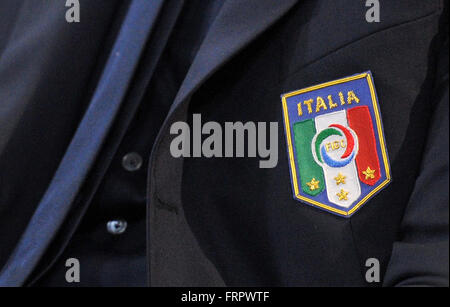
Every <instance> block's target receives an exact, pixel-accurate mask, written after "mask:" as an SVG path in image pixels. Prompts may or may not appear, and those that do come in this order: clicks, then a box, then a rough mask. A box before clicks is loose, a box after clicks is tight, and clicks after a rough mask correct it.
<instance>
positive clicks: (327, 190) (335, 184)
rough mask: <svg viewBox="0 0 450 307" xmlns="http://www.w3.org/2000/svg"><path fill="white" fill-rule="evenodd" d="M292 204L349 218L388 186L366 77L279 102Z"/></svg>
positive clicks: (380, 129)
mask: <svg viewBox="0 0 450 307" xmlns="http://www.w3.org/2000/svg"><path fill="white" fill-rule="evenodd" d="M281 100H282V104H283V116H284V124H285V132H286V139H287V148H288V154H289V164H290V171H291V182H292V188H293V193H294V198H295V199H297V200H300V201H302V202H304V203H306V204H309V205H312V206H315V207H319V208H321V209H324V210H327V211H330V212H332V213H334V214H337V215H341V216H345V217H350V216H351V215H352V214H353V213H355V212H356V211H357V210H358V209H359V208H361V206H362V205H364V204H365V203H366V202H367V201H368V200H369V199H370V198H371V197H372V196H374V195H375V194H376V193H377V192H379V191H380V190H381V189H383V188H384V187H386V186H387V184H388V183H389V182H390V180H391V175H390V167H389V160H388V154H387V150H386V145H385V140H384V134H383V124H382V122H381V114H380V108H379V106H378V100H377V96H376V92H375V86H374V83H373V78H372V74H371V73H370V72H366V73H362V74H358V75H354V76H350V77H347V78H343V79H339V80H335V81H331V82H327V83H324V84H320V85H316V86H312V87H309V88H306V89H302V90H298V91H294V92H291V93H287V94H284V95H282V96H281Z"/></svg>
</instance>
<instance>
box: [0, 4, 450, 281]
mask: <svg viewBox="0 0 450 307" xmlns="http://www.w3.org/2000/svg"><path fill="white" fill-rule="evenodd" d="M7 2H8V1H7ZM22 2H23V4H22V5H21V6H20V7H19V6H17V4H13V3H12V2H10V3H8V4H9V5H8V4H7V5H4V4H2V5H0V8H2V9H3V8H8V7H10V8H11V11H12V12H13V13H11V14H10V16H8V18H10V19H8V18H7V19H6V21H5V20H4V19H3V20H2V21H0V22H1V23H2V24H5V25H9V27H10V26H11V25H13V24H14V25H15V26H14V28H13V29H14V30H11V31H8V30H4V29H2V30H0V31H1V32H0V34H1V35H2V36H3V35H6V37H8V39H5V38H4V37H0V54H1V55H2V56H1V57H0V101H2V104H0V123H1V124H2V129H1V130H0V199H1V203H0V221H1V223H0V246H1V247H2V248H1V250H0V265H1V266H3V270H4V271H8V269H9V266H8V264H6V265H5V263H6V261H7V259H13V258H14V257H11V255H13V256H14V253H13V250H14V249H16V251H17V243H18V242H19V239H20V237H21V236H22V235H23V234H24V233H26V231H25V230H26V228H27V226H29V225H28V224H29V222H30V219H32V217H33V216H36V215H35V214H34V215H33V213H35V212H34V211H35V210H36V208H38V210H37V211H36V212H39V207H40V205H39V204H40V203H41V198H42V196H43V195H44V192H45V191H46V189H47V187H48V186H49V184H50V182H51V180H52V178H53V179H54V176H55V172H56V170H57V168H58V166H60V163H61V160H62V158H63V156H64V153H65V151H66V149H67V148H68V146H69V144H70V143H71V142H72V141H73V135H74V133H75V131H76V128H77V126H78V125H79V123H80V121H81V119H82V117H83V114H84V111H85V110H86V107H87V106H88V105H89V107H90V106H91V105H92V100H91V98H92V94H93V93H94V92H95V88H96V87H97V85H98V82H99V81H98V80H101V78H100V75H101V74H100V73H99V71H100V72H102V71H103V69H104V67H105V62H106V61H105V60H103V61H102V60H101V55H100V50H101V47H102V42H103V41H104V40H105V37H107V35H108V33H107V32H108V31H107V29H108V25H109V23H110V22H111V19H110V18H111V16H112V15H113V14H114V12H116V14H117V11H116V10H115V7H112V8H111V9H110V10H109V11H108V10H105V12H102V13H100V12H99V11H97V14H98V16H96V21H95V23H94V22H93V21H92V24H90V23H89V22H86V23H84V24H83V23H80V25H79V26H78V28H76V27H77V26H75V27H72V28H71V27H70V26H68V25H67V24H63V23H64V19H62V21H61V20H60V19H58V18H59V17H57V16H59V15H58V14H64V7H63V8H60V7H57V6H55V7H52V8H53V9H54V10H52V9H51V8H49V7H42V8H41V9H42V10H43V11H45V12H46V13H45V14H46V15H45V16H46V17H44V16H43V17H42V19H38V20H37V21H36V20H34V21H33V20H24V19H25V17H24V16H25V15H24V14H25V13H24V12H26V10H28V9H30V8H31V7H26V5H29V4H28V2H27V1H22ZM99 2H101V1H99ZM380 2H381V8H382V11H381V12H382V14H381V22H380V23H367V22H366V20H365V18H364V16H365V13H366V10H367V8H366V7H365V6H364V3H363V2H361V3H358V4H355V2H354V1H352V0H342V1H333V0H321V1H300V0H299V1H296V0H283V1H279V0H245V1H241V0H226V1H225V2H224V4H223V6H219V7H218V8H217V12H216V13H217V17H215V18H213V20H210V21H209V22H208V21H207V19H204V21H205V23H202V22H199V24H196V22H194V21H193V20H194V18H193V17H189V15H186V18H187V19H186V20H184V25H185V26H184V27H182V28H181V29H180V31H179V32H177V31H175V32H173V31H171V30H170V29H171V27H172V26H173V25H174V24H173V22H174V20H173V19H171V18H169V17H166V18H163V17H161V18H160V19H159V20H158V22H157V26H156V28H155V32H154V34H152V35H150V36H149V37H147V38H146V39H147V40H148V43H147V44H146V46H145V48H144V51H143V55H142V57H141V59H140V62H139V65H138V66H137V68H136V70H135V71H134V74H133V78H132V79H131V82H130V83H129V87H128V91H127V93H126V95H125V96H124V98H123V99H122V100H123V101H122V102H121V108H120V110H119V112H118V114H117V118H116V120H115V121H114V124H113V125H112V126H111V130H110V131H109V133H108V134H105V135H104V136H102V139H101V140H96V141H101V142H102V146H101V148H99V153H98V156H96V159H93V156H92V155H90V156H89V157H86V159H82V160H83V161H81V162H86V161H88V160H89V161H92V169H91V171H90V172H89V173H88V174H86V177H85V178H84V180H83V182H80V184H81V186H80V188H79V190H78V191H77V193H76V195H74V199H73V201H71V202H70V203H69V204H68V203H67V202H64V204H65V205H66V206H67V209H68V210H69V211H68V212H67V216H65V217H58V218H57V220H54V221H52V222H54V224H58V225H61V226H60V227H56V229H57V230H58V233H55V237H54V238H52V243H51V244H50V245H49V247H48V248H47V249H46V254H45V257H42V255H39V257H38V256H36V257H34V258H33V259H32V261H33V262H35V263H37V262H39V263H38V264H37V266H36V268H35V270H34V272H29V273H27V274H22V276H20V277H18V278H17V280H14V283H18V284H30V283H31V284H36V285H39V284H40V283H41V285H46V284H48V285H67V284H65V282H64V280H63V278H64V275H63V274H64V273H65V267H64V261H65V258H67V257H69V256H70V257H72V255H73V254H74V253H78V255H73V257H75V256H78V257H79V258H81V259H82V258H83V257H88V258H89V259H90V261H89V260H87V262H86V268H85V270H87V271H88V273H87V274H86V275H85V276H87V277H88V279H87V280H84V279H83V275H82V280H83V282H86V283H87V284H89V283H91V284H92V285H111V284H118V283H115V281H117V280H122V283H123V284H127V285H143V283H144V282H145V283H146V284H147V283H148V284H149V285H151V286H223V285H226V286H381V285H386V286H406V285H408V286H409V285H428V286H448V261H449V259H448V205H449V199H448V176H449V173H448V138H449V136H448V7H447V6H445V5H447V4H448V3H447V1H440V0H433V1H420V0H408V1H407V0H399V1H380ZM89 3H92V1H91V2H89ZM91 5H94V6H95V4H91ZM85 6H87V4H85ZM100 7H101V6H100V5H99V7H97V9H98V10H100ZM176 7H177V5H175V4H174V2H171V1H165V3H164V7H163V10H162V12H163V15H161V16H164V15H165V14H166V13H167V12H168V10H170V11H172V12H175V11H177V9H176ZM164 12H165V13H164ZM0 14H2V16H3V15H5V16H7V15H8V14H5V13H4V12H3V11H0ZM87 14H88V13H86V15H87ZM89 14H93V13H92V12H91V13H89ZM108 14H109V15H108ZM86 15H84V16H86ZM169 15H170V14H169ZM193 15H195V14H193ZM214 15H215V14H214ZM62 16H63V15H62ZM99 16H100V17H99ZM108 16H109V17H108ZM167 16H168V15H167ZM180 16H183V15H180ZM21 17H22V18H21ZM83 18H87V17H83ZM99 18H100V19H99ZM102 18H104V19H102ZM191 18H192V19H191ZM88 20H89V19H88ZM181 20H182V19H181ZM196 20H197V19H196ZM52 22H61V25H60V26H59V27H58V31H57V33H61V35H62V37H66V35H67V37H66V39H68V38H69V37H73V36H70V34H73V32H72V31H75V30H77V31H78V30H79V31H80V32H77V33H80V34H79V35H81V34H83V33H90V32H89V31H94V28H95V31H94V32H92V33H93V34H92V35H91V34H90V35H89V41H90V42H91V44H92V45H90V44H84V45H82V46H83V47H82V48H81V49H82V50H77V51H76V52H77V55H78V57H77V59H78V60H77V61H78V62H77V65H76V67H74V68H72V69H74V70H75V71H73V74H70V76H72V77H71V78H70V80H68V79H69V78H68V77H67V76H66V74H67V72H66V71H65V72H64V74H63V73H62V72H59V70H57V69H56V70H55V69H54V67H55V66H56V67H59V66H61V63H65V62H66V61H67V59H68V58H67V53H66V52H64V51H66V49H65V48H66V47H67V46H68V47H67V48H69V49H70V47H71V46H72V47H73V46H75V45H76V43H77V42H76V41H71V40H69V41H68V42H67V43H66V44H63V43H62V42H64V40H63V39H62V38H60V40H59V43H58V46H59V48H61V49H59V48H56V50H54V49H52V46H56V43H55V41H54V40H55V37H53V36H46V40H48V44H46V45H43V46H41V45H39V46H41V47H40V48H35V49H36V50H35V51H34V54H32V55H30V54H29V52H30V49H29V48H30V46H36V41H34V40H33V38H32V37H33V36H32V35H30V36H28V35H25V34H24V33H28V32H27V30H28V31H31V29H35V28H36V24H37V25H39V26H40V27H41V30H42V31H41V32H44V30H45V29H47V28H48V27H50V25H52V27H53V26H54V24H53V23H52ZM97 22H98V23H99V24H97V26H95V24H96V23H97ZM119 24H120V23H119ZM205 24H206V25H207V26H205ZM158 25H159V26H161V27H162V28H159V30H158ZM186 25H192V26H193V28H192V29H191V30H192V31H193V32H192V34H193V36H190V35H191V34H189V30H188V29H186V27H187V26H186ZM194 25H195V27H194ZM90 26H91V27H92V28H89V27H90ZM196 27H197V28H196ZM175 28H176V25H175ZM195 28H196V29H195ZM102 29H103V30H102ZM201 29H203V31H201ZM185 31H187V33H186V32H185ZM4 33H5V34H4ZM11 33H12V34H11ZM169 33H171V34H173V36H172V35H171V36H170V38H169ZM177 33H178V34H177ZM194 34H196V35H194ZM22 35H23V36H24V37H25V38H24V39H19V38H20V37H22ZM54 35H56V34H54ZM110 35H111V34H110ZM61 39H62V40H61ZM172 39H173V40H172ZM112 41H114V40H112ZM161 42H163V43H162V44H161ZM166 42H167V48H165V45H166ZM71 44H75V45H71ZM171 44H173V45H171ZM87 48H92V49H87ZM72 49H73V48H72ZM17 50H19V51H20V50H22V52H17ZM74 50H76V49H74ZM15 52H16V54H15V57H14V56H13V54H14V53H15ZM78 52H79V53H78ZM28 55H29V56H28ZM50 56H51V58H52V59H53V61H49V60H48V59H49V57H50ZM72 56H73V55H72ZM99 58H100V60H99ZM13 63H19V64H20V63H21V65H13ZM27 63H31V64H30V65H27ZM173 63H178V65H177V66H176V69H174V67H172V66H171V65H172V64H173ZM13 67H14V69H13ZM17 67H18V68H17ZM96 67H97V68H96ZM367 70H371V71H372V73H373V77H374V82H375V86H376V89H377V93H378V98H379V104H380V109H381V114H382V118H383V124H384V132H385V136H386V143H387V149H388V153H389V157H390V161H391V167H392V176H393V182H392V183H391V184H390V185H389V186H388V187H387V188H386V189H384V190H383V191H381V192H380V193H379V194H377V195H376V196H375V197H373V198H372V199H371V200H370V201H369V202H368V203H367V204H366V205H365V206H364V207H363V208H362V209H361V210H359V211H358V212H357V213H356V214H355V215H354V216H352V217H351V218H349V219H344V218H340V217H337V216H334V215H331V214H329V213H326V212H323V211H321V210H318V209H315V208H312V207H310V206H306V205H304V204H302V203H300V202H298V201H296V200H294V199H293V198H292V192H291V184H290V178H289V167H288V158H287V155H286V154H285V153H286V142H285V141H284V140H285V137H284V131H283V129H282V127H283V125H282V113H281V111H282V109H281V102H280V94H282V93H286V92H290V91H293V90H296V89H300V88H305V87H307V86H311V85H315V84H318V83H322V82H327V81H330V80H334V79H338V78H341V77H345V76H348V75H352V74H355V73H360V72H364V71H367ZM36 71H39V72H40V73H39V74H37V73H36ZM55 71H56V72H55ZM96 71H97V73H96ZM171 72H173V73H174V74H173V75H171V74H170V73H171ZM73 76H76V77H73ZM19 77H20V78H19ZM64 77H66V78H64ZM19 80H20V81H19ZM55 80H58V82H56V81H55ZM55 84H57V86H56V87H55V88H54V86H55ZM11 89H13V90H14V92H15V93H16V94H15V95H11V94H10V93H11V92H10V90H11ZM61 97H63V98H64V99H63V101H64V104H61V103H58V102H60V101H59V99H61ZM116 98H117V97H116ZM155 100H156V101H155ZM193 113H201V115H202V121H203V122H206V121H211V120H213V121H217V122H219V123H220V124H224V122H227V121H231V122H237V121H241V122H247V121H254V122H258V121H265V122H269V121H276V122H278V123H279V131H278V134H279V142H278V154H279V157H278V158H279V159H278V164H277V166H276V167H275V168H273V169H260V168H259V167H258V162H259V160H258V159H254V158H235V159H230V158H228V159H220V158H209V159H207V158H185V159H181V158H178V159H177V158H173V157H172V156H171V154H170V152H169V146H170V142H171V140H172V139H173V136H172V135H170V133H169V128H170V125H171V124H172V123H173V122H175V121H178V120H185V121H188V122H189V121H190V120H191V119H192V114H193ZM4 123H6V124H4ZM49 144H52V146H50V145H49ZM24 148H26V150H25V149H24ZM130 151H138V152H141V153H142V155H143V156H144V165H145V166H148V169H147V173H146V172H145V167H144V169H143V170H142V171H140V172H139V173H138V174H134V175H136V176H133V175H132V174H131V173H130V174H128V173H124V171H123V170H122V169H120V160H121V158H122V156H123V155H124V154H125V153H127V152H130ZM84 154H86V152H84ZM78 158H79V159H81V158H82V157H81V156H79V157H78ZM77 166H78V164H77V165H73V167H77ZM112 190H114V191H112ZM121 192H123V194H121ZM63 197H65V195H62V196H61V197H58V200H61V199H62V198H63ZM144 215H145V217H146V218H144ZM113 216H114V217H119V216H120V217H123V216H124V217H125V218H126V219H128V220H129V221H130V222H131V223H130V226H129V227H130V229H129V232H127V233H125V234H124V236H123V237H117V238H111V237H109V236H108V234H107V233H106V229H105V222H106V221H107V220H109V219H110V218H113ZM49 218H50V217H49ZM38 225H39V224H38ZM145 227H147V231H146V232H147V238H146V240H145V241H144V239H143V236H144V235H143V234H142V233H143V232H144V228H145ZM2 228H3V229H2ZM22 238H23V237H22ZM41 239H42V240H41ZM46 239H48V238H38V239H37V240H36V241H35V242H33V245H34V246H40V244H45V242H46ZM41 241H42V242H41ZM97 242H101V244H97ZM144 248H145V249H146V251H144V250H143V249H144ZM16 253H17V252H16ZM25 254H26V253H25ZM145 258H146V259H145ZM368 258H377V259H379V260H380V263H381V269H382V275H381V277H382V282H381V283H371V284H369V283H367V282H366V280H365V272H366V270H367V267H366V266H365V263H366V260H367V259H368ZM145 260H146V261H145ZM144 262H145V263H144ZM81 265H82V266H83V262H82V263H81ZM117 265H121V267H120V268H117ZM144 266H145V268H146V269H148V272H146V276H143V273H142V270H143V267H144ZM99 267H101V272H107V271H108V270H113V271H114V272H113V273H110V274H104V273H101V274H97V275H96V272H99V271H96V270H98V268H99ZM82 270H83V268H82ZM82 274H83V273H82ZM25 275H26V276H25ZM2 278H4V275H2V274H0V280H2ZM14 283H11V284H10V285H12V284H14ZM6 285H8V283H6Z"/></svg>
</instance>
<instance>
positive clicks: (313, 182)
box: [306, 178, 320, 191]
mask: <svg viewBox="0 0 450 307" xmlns="http://www.w3.org/2000/svg"><path fill="white" fill-rule="evenodd" d="M319 183H320V181H319V180H316V178H313V179H312V180H311V181H310V182H307V183H306V184H307V185H308V187H309V189H310V190H311V191H314V190H316V189H318V188H319Z"/></svg>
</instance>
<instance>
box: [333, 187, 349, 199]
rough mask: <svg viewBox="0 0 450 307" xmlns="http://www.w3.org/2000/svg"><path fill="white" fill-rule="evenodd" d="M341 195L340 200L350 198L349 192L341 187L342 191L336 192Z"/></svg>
mask: <svg viewBox="0 0 450 307" xmlns="http://www.w3.org/2000/svg"><path fill="white" fill-rule="evenodd" d="M336 195H337V196H338V197H339V200H348V197H347V195H348V192H346V191H344V189H341V192H339V193H337V194H336Z"/></svg>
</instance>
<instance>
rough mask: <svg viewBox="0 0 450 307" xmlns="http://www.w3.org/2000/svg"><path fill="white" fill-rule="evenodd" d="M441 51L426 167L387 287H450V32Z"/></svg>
mask: <svg viewBox="0 0 450 307" xmlns="http://www.w3.org/2000/svg"><path fill="white" fill-rule="evenodd" d="M441 55H442V56H441V58H440V60H439V61H438V67H437V71H438V73H437V77H436V83H435V84H436V87H435V90H434V96H433V98H432V101H431V103H433V104H434V112H433V116H432V118H431V122H430V126H429V127H430V128H429V132H428V140H427V143H426V147H425V151H424V155H423V160H422V166H421V171H420V174H419V176H418V177H417V180H416V182H415V187H414V190H413V193H412V194H411V197H410V201H409V203H408V205H407V207H406V211H405V214H404V217H403V221H402V225H401V240H400V241H398V242H395V243H394V246H393V250H392V255H391V259H390V262H389V265H388V268H387V271H386V274H385V278H384V285H385V286H448V285H449V238H448V232H449V225H448V223H449V214H448V213H449V210H448V207H449V197H448V194H449V182H448V181H449V132H448V130H449V123H448V112H449V108H448V104H449V93H448V91H449V81H448V34H447V42H446V43H445V44H444V48H442V49H441ZM399 180H401V178H400V179H399Z"/></svg>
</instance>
